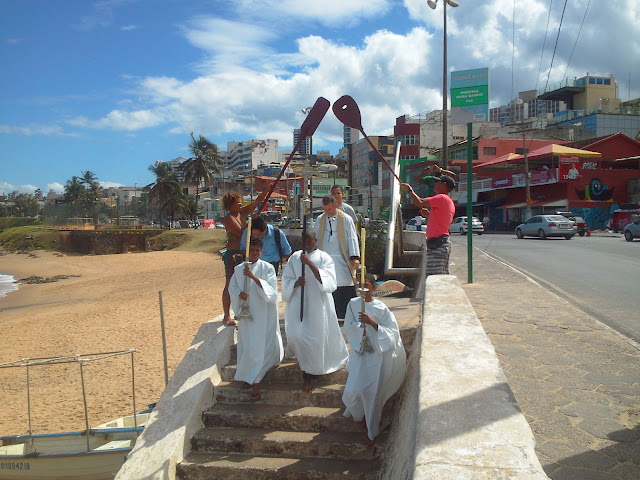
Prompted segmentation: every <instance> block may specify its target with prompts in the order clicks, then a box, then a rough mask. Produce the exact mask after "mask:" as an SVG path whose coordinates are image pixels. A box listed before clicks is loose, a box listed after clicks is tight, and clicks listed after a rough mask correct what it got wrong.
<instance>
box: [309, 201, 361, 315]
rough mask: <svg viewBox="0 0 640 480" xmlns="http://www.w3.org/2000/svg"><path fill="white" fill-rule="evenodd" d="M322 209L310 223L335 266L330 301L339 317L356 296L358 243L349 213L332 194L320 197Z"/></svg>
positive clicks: (319, 244) (322, 247)
mask: <svg viewBox="0 0 640 480" xmlns="http://www.w3.org/2000/svg"><path fill="white" fill-rule="evenodd" d="M322 209H323V210H324V213H323V214H322V215H319V216H318V219H317V220H316V222H315V224H314V228H315V231H316V235H317V237H318V248H319V249H320V250H323V251H325V252H327V253H328V254H329V255H331V258H332V259H333V262H334V263H335V266H336V285H337V288H336V290H335V291H334V292H333V301H334V303H335V306H336V315H337V316H338V318H340V319H343V318H344V315H345V311H346V308H347V303H349V300H351V299H352V298H353V297H355V296H356V289H355V286H354V284H353V274H354V271H355V270H356V269H357V268H358V267H359V266H360V246H359V243H358V235H357V234H356V227H355V224H354V223H353V220H352V219H351V217H350V216H349V215H347V214H345V213H344V212H342V210H340V209H339V208H338V204H337V202H336V199H335V197H333V196H332V195H326V196H324V197H323V198H322Z"/></svg>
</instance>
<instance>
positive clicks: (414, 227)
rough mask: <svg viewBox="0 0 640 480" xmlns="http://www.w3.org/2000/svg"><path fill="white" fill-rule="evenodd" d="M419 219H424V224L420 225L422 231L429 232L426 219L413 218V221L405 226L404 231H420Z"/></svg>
mask: <svg viewBox="0 0 640 480" xmlns="http://www.w3.org/2000/svg"><path fill="white" fill-rule="evenodd" d="M418 218H421V219H422V224H421V225H420V230H422V231H423V232H426V231H427V221H426V219H425V218H424V217H413V218H412V219H411V220H409V221H408V222H407V224H406V225H405V227H404V229H405V230H415V231H417V230H418V228H417V227H418Z"/></svg>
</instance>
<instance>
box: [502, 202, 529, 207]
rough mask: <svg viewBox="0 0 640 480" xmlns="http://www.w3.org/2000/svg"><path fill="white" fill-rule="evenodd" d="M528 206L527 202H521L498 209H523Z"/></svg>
mask: <svg viewBox="0 0 640 480" xmlns="http://www.w3.org/2000/svg"><path fill="white" fill-rule="evenodd" d="M526 206H527V202H520V203H507V204H506V205H502V206H501V207H498V208H522V207H526Z"/></svg>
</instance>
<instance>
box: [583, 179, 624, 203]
mask: <svg viewBox="0 0 640 480" xmlns="http://www.w3.org/2000/svg"><path fill="white" fill-rule="evenodd" d="M614 188H615V187H611V188H609V187H608V186H607V185H605V184H604V183H602V181H601V180H600V179H599V178H593V179H591V182H589V184H588V185H585V186H584V188H582V189H579V188H576V195H578V198H580V200H586V201H587V202H609V201H612V199H613V190H614Z"/></svg>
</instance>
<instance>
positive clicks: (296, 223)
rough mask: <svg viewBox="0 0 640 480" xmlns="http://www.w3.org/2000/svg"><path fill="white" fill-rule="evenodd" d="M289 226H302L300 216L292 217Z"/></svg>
mask: <svg viewBox="0 0 640 480" xmlns="http://www.w3.org/2000/svg"><path fill="white" fill-rule="evenodd" d="M289 228H302V222H301V221H300V219H299V218H292V219H291V221H290V222H289Z"/></svg>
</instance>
